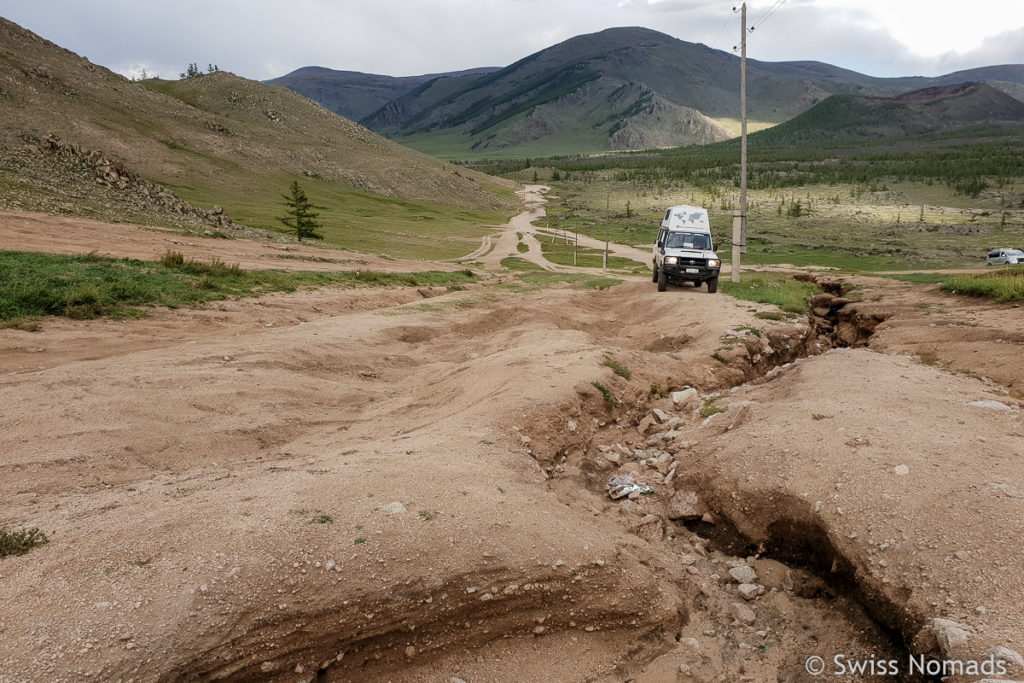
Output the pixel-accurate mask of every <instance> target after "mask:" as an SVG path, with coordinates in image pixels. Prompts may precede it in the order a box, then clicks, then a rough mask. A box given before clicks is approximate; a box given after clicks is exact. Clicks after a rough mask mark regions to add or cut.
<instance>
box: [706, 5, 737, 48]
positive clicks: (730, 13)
mask: <svg viewBox="0 0 1024 683" xmlns="http://www.w3.org/2000/svg"><path fill="white" fill-rule="evenodd" d="M734 14H736V8H735V7H733V8H732V11H731V12H729V15H728V16H727V17H726V18H725V21H723V22H722V28H720V29H718V35H717V36H715V39H714V40H713V41H711V47H712V48H714V47H715V44H716V43H718V39H719V38H721V37H722V31H724V30H725V27H726V25H727V24H728V23H729V20H730V19H732V15H734Z"/></svg>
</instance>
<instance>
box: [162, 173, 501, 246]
mask: <svg viewBox="0 0 1024 683" xmlns="http://www.w3.org/2000/svg"><path fill="white" fill-rule="evenodd" d="M292 180H293V178H290V177H273V178H261V179H258V180H256V181H254V182H257V183H258V186H256V187H246V188H239V191H238V192H237V193H233V192H226V191H225V188H224V187H218V188H216V189H209V190H208V189H206V188H203V187H191V186H185V185H175V184H174V183H173V182H169V181H165V182H164V183H163V184H164V185H166V186H167V187H169V188H170V189H173V190H174V191H175V192H176V193H177V194H178V195H179V196H180V197H181V198H182V199H185V200H186V201H190V202H192V203H193V204H196V205H199V206H212V205H214V204H218V205H220V206H222V207H223V208H224V211H225V212H227V213H228V215H230V216H231V218H232V219H233V220H234V221H236V222H238V223H242V224H244V225H249V226H252V227H255V228H263V229H266V230H271V231H274V232H285V234H292V236H294V233H288V232H287V231H286V229H285V228H284V226H283V225H281V223H280V222H278V220H277V217H278V216H281V215H283V211H284V207H283V203H282V200H281V197H280V195H281V193H282V192H284V191H286V190H287V188H288V185H289V183H290V182H291V181H292ZM300 184H301V185H302V189H303V190H305V192H306V194H307V195H308V196H309V198H310V200H311V201H312V202H313V203H314V204H315V205H316V206H317V207H318V209H317V210H318V212H319V213H320V216H319V218H318V219H317V220H319V221H320V222H321V223H323V227H322V228H321V229H320V230H319V232H320V234H322V235H323V237H324V239H323V241H324V242H326V243H328V244H333V245H337V246H339V247H342V248H344V249H351V250H353V251H360V252H363V253H367V254H380V253H384V254H388V255H390V256H393V257H396V258H409V259H421V260H428V259H429V260H443V259H452V258H458V257H460V256H465V255H466V254H469V253H470V252H472V251H473V250H474V249H476V248H477V247H479V246H480V239H481V238H482V237H484V236H485V235H488V234H490V233H492V232H493V231H494V227H493V226H495V225H502V224H504V223H506V222H508V218H509V214H507V213H503V212H498V211H479V210H470V209H458V208H453V207H450V206H444V205H440V204H425V203H418V202H412V201H406V200H402V199H396V198H389V197H381V196H378V195H373V194H370V193H366V192H358V191H355V190H351V189H349V188H345V187H342V186H339V185H336V184H334V183H331V182H328V181H325V180H321V179H318V178H308V177H306V178H301V179H300ZM315 242H316V240H314V241H313V243H315Z"/></svg>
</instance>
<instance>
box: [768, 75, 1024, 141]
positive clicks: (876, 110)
mask: <svg viewBox="0 0 1024 683" xmlns="http://www.w3.org/2000/svg"><path fill="white" fill-rule="evenodd" d="M1005 126H1021V127H1022V129H1024V102H1021V101H1019V100H1017V99H1014V98H1013V97H1011V96H1009V95H1007V94H1006V93H1004V92H1002V91H1000V90H997V89H996V88H994V87H992V86H990V85H986V84H984V83H963V84H960V85H955V86H940V87H933V88H926V89H922V90H915V91H912V92H909V93H904V94H902V95H899V96H896V97H886V98H883V97H858V96H854V95H833V96H831V97H829V98H828V99H827V100H825V101H824V102H822V103H821V104H818V105H816V106H814V107H812V108H811V109H809V110H808V111H806V112H804V113H803V114H800V115H798V116H796V117H794V118H792V119H790V120H789V121H786V122H785V123H783V124H780V125H778V126H775V127H774V128H771V129H768V130H764V131H761V132H759V133H757V135H756V136H752V140H753V142H754V144H760V145H774V146H783V145H799V144H804V143H825V142H856V141H865V140H879V139H886V138H900V137H908V136H916V135H925V134H929V133H946V134H948V133H952V132H955V131H962V130H965V129H975V130H997V129H999V128H1000V127H1005Z"/></svg>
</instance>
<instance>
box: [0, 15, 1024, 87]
mask: <svg viewBox="0 0 1024 683" xmlns="http://www.w3.org/2000/svg"><path fill="white" fill-rule="evenodd" d="M775 3H776V0H753V1H752V2H749V3H748V18H749V20H750V22H751V23H755V22H756V21H757V20H758V19H759V18H760V17H762V16H764V15H765V14H766V13H767V12H768V11H769V10H770V9H771V8H772V7H773V5H775ZM738 4H739V0H559V1H558V2H537V1H535V0H429V1H427V0H383V1H381V0H371V1H370V2H366V1H364V0H333V1H332V0H290V1H289V2H288V3H286V4H285V5H282V4H281V3H280V2H274V3H271V2H267V1H266V0H219V1H217V2H208V1H207V0H176V1H175V2H169V1H167V0H149V1H148V2H138V3H136V2H123V1H121V0H90V2H87V3H86V2H81V0H48V1H47V2H24V1H23V0H0V14H2V15H3V16H5V17H7V18H9V19H11V20H13V21H16V22H18V23H20V24H22V25H23V26H25V27H26V28H28V29H30V30H33V31H35V32H37V33H39V34H40V35H42V36H43V37H44V38H47V39H48V40H52V41H53V42H56V43H58V44H59V45H62V46H64V47H67V48H68V49H71V50H74V51H75V52H78V53H79V54H83V55H86V56H88V57H89V58H90V59H92V60H93V61H95V62H98V63H100V64H103V65H104V66H108V67H110V68H112V69H115V70H118V71H121V72H122V73H126V74H127V73H134V71H133V70H137V69H139V68H140V67H145V68H146V69H147V72H148V71H149V70H150V69H151V68H152V69H153V70H156V71H157V72H158V73H160V75H162V76H175V75H177V73H178V72H180V71H182V70H184V68H185V67H186V66H187V65H188V63H189V62H193V61H194V62H198V63H200V64H203V65H205V64H207V63H209V62H214V63H217V64H218V65H219V66H220V67H221V68H222V69H227V70H230V71H234V72H235V73H238V74H240V75H243V76H248V77H250V78H260V79H265V78H273V77H275V76H280V75H283V74H284V73H286V72H287V71H291V70H292V69H296V68H299V67H301V66H309V65H319V66H326V67H330V68H335V69H348V70H356V71H368V72H374V73H384V74H390V75H413V74H421V73H432V72H441V71H450V70H457V69H465V68H470V67H476V66H504V65H507V64H510V63H512V62H514V61H516V60H518V59H521V58H522V57H525V56H527V55H529V54H530V53H532V52H536V51H537V50H540V49H543V48H545V47H548V46H550V45H552V44H555V43H558V42H560V41H563V40H566V39H568V38H571V37H572V36H575V35H579V34H582V33H591V32H595V31H600V30H602V29H605V28H609V27H612V26H645V27H647V28H651V29H654V30H657V31H662V32H664V33H668V34H670V35H672V36H675V37H677V38H680V39H682V40H687V41H691V42H702V43H705V44H708V45H711V44H713V43H714V45H713V46H714V47H716V48H719V49H725V50H729V49H730V48H731V47H732V46H733V45H734V44H735V43H736V42H737V41H738V34H739V20H738V17H737V16H736V15H735V14H733V13H732V8H733V6H734V5H738ZM1022 31H1024V2H1020V0H974V1H973V2H972V3H971V5H970V7H969V9H967V10H965V9H963V7H962V6H958V7H957V9H956V10H955V11H954V10H953V9H952V8H951V6H949V5H947V4H946V3H943V2H941V0H939V1H938V2H937V1H936V0H931V1H930V2H924V1H923V0H786V2H784V3H783V4H782V5H781V6H780V7H779V8H778V10H777V11H776V12H775V13H774V14H773V15H772V16H771V18H770V19H769V20H768V21H767V22H765V23H764V24H763V25H761V26H759V27H757V30H756V31H755V32H754V33H753V34H752V35H751V37H750V41H749V45H748V48H749V55H750V56H751V57H753V58H756V59H762V60H767V61H781V60H817V61H823V62H828V63H831V64H835V65H836V66H841V67H845V68H849V69H853V70H857V71H863V72H865V73H869V74H871V75H875V76H896V75H938V74H939V73H943V72H948V71H953V70H959V69H964V68H970V67H975V66H982V65H986V64H991V63H995V62H1001V63H1006V62H1024V35H1022ZM719 35H720V36H721V37H720V38H718V40H717V42H716V37H717V36H719Z"/></svg>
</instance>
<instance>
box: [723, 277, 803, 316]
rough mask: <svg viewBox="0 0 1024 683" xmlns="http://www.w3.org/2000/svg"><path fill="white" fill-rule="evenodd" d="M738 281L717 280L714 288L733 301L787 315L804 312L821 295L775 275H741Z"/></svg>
mask: <svg viewBox="0 0 1024 683" xmlns="http://www.w3.org/2000/svg"><path fill="white" fill-rule="evenodd" d="M741 279H742V282H733V281H731V280H729V279H728V278H721V279H719V281H718V286H719V287H720V288H721V289H722V291H723V292H725V293H726V294H728V295H730V296H734V297H736V298H737V299H745V300H746V301H755V302H757V303H759V304H774V305H775V306H778V307H779V308H781V309H782V310H783V311H788V312H789V313H806V312H807V302H808V301H809V300H810V298H811V297H812V296H814V295H815V294H819V293H820V292H821V290H820V289H818V287H816V286H815V285H813V284H811V283H809V282H798V281H796V280H794V279H793V278H791V277H789V276H788V275H781V274H778V273H743V277H742V278H741Z"/></svg>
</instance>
